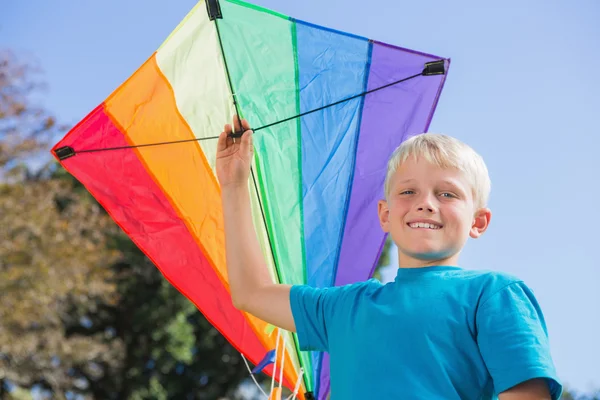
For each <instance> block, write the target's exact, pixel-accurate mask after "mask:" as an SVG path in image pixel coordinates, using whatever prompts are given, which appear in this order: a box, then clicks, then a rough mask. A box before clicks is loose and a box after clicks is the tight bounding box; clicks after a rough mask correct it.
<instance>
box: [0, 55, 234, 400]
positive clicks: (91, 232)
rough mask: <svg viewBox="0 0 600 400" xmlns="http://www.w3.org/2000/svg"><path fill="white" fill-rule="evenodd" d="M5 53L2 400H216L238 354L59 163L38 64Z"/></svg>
mask: <svg viewBox="0 0 600 400" xmlns="http://www.w3.org/2000/svg"><path fill="white" fill-rule="evenodd" d="M1 54H2V56H1V58H0V172H1V175H0V176H1V177H3V179H0V226H2V229H1V230H0V301H1V302H2V308H1V309H0V399H4V398H7V396H10V398H17V397H19V398H22V397H23V396H28V394H29V389H31V388H34V387H38V388H41V389H42V390H45V391H47V392H49V393H51V394H52V396H53V398H56V399H64V398H66V397H67V396H68V394H78V395H80V398H85V399H112V398H119V399H145V398H153V399H156V398H169V399H170V398H190V396H191V398H195V399H216V398H218V397H220V396H222V395H224V394H226V393H228V392H231V391H232V388H235V387H236V386H237V383H238V382H239V381H240V379H241V377H242V376H245V375H246V371H245V367H243V364H241V363H240V358H239V355H237V353H236V352H235V351H233V349H232V348H231V346H229V345H228V344H227V343H226V342H225V340H224V338H223V337H222V336H221V335H219V334H218V332H217V331H216V330H215V329H214V328H213V327H212V326H210V324H208V322H206V320H205V319H204V318H203V317H202V315H201V314H200V313H199V312H198V311H197V310H196V309H195V307H194V306H193V305H192V304H191V303H190V302H189V301H188V300H187V299H185V298H184V297H183V296H182V295H181V294H180V293H178V292H177V291H176V290H175V289H174V288H173V287H172V286H171V285H170V284H168V283H167V281H166V280H165V279H164V278H163V277H162V275H161V274H160V272H159V271H158V270H157V269H156V267H155V266H154V265H152V263H151V262H150V261H149V260H148V259H147V258H146V257H145V256H144V255H143V254H142V253H141V252H140V251H139V250H138V249H137V248H136V247H135V246H134V245H133V243H132V242H131V241H130V240H129V239H128V238H127V237H126V236H125V235H124V233H123V232H121V230H120V229H119V228H118V227H117V225H116V224H115V223H114V222H113V221H112V220H111V219H110V217H109V216H108V215H107V214H106V212H105V211H104V209H103V208H102V207H101V206H100V205H99V204H98V203H97V202H96V201H95V200H94V199H93V198H92V197H91V196H90V194H89V193H88V192H87V191H86V190H85V189H84V188H83V187H82V186H81V185H80V184H79V183H78V182H77V181H75V180H74V179H73V177H71V176H70V175H69V174H68V173H66V172H65V171H64V170H63V169H62V168H60V166H58V165H56V164H50V165H51V166H50V167H49V168H46V169H45V170H44V173H43V174H34V173H31V171H30V170H29V169H28V168H27V161H28V160H29V157H31V156H32V155H35V154H36V153H37V152H38V151H39V150H40V149H47V147H48V146H47V141H48V140H49V138H51V137H53V136H55V135H56V133H57V132H58V130H57V129H58V128H57V124H56V122H55V118H53V117H52V116H51V115H50V113H49V112H47V111H45V110H43V109H42V108H39V107H36V106H35V105H34V104H33V102H32V95H33V93H34V89H35V88H37V87H38V85H37V84H36V83H33V82H32V80H31V71H33V69H32V68H30V67H28V66H26V65H23V64H19V63H18V62H17V60H16V57H14V55H12V53H10V52H2V53H1Z"/></svg>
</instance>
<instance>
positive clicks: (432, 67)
mask: <svg viewBox="0 0 600 400" xmlns="http://www.w3.org/2000/svg"><path fill="white" fill-rule="evenodd" d="M445 73H446V67H445V65H444V60H439V61H432V62H428V63H426V64H425V69H423V75H425V76H430V75H444V74H445Z"/></svg>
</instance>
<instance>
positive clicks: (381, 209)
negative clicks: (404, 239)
mask: <svg viewBox="0 0 600 400" xmlns="http://www.w3.org/2000/svg"><path fill="white" fill-rule="evenodd" d="M377 214H378V215H379V224H380V225H381V229H383V231H384V232H386V233H387V232H389V231H390V228H389V225H390V209H389V207H388V203H387V201H385V200H379V203H378V204H377Z"/></svg>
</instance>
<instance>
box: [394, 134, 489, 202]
mask: <svg viewBox="0 0 600 400" xmlns="http://www.w3.org/2000/svg"><path fill="white" fill-rule="evenodd" d="M410 156H412V157H414V158H418V157H424V158H425V159H426V160H427V161H429V162H430V163H433V164H435V165H437V166H438V167H441V168H456V169H458V170H460V171H462V172H463V173H464V174H465V175H466V176H467V179H468V180H469V182H470V184H471V190H472V193H473V199H474V203H475V207H476V208H481V207H485V206H486V205H487V202H488V199H489V195H490V190H491V182H490V177H489V175H488V169H487V167H486V165H485V162H484V161H483V158H482V157H481V156H480V155H479V154H477V153H476V152H475V150H473V149H472V148H471V147H469V146H468V145H466V144H465V143H463V142H461V141H460V140H458V139H456V138H453V137H451V136H447V135H441V134H433V133H424V134H420V135H416V136H413V137H411V138H410V139H408V140H406V141H404V142H403V143H402V144H401V145H400V146H398V148H397V149H396V150H395V151H394V153H393V154H392V156H391V157H390V160H389V162H388V168H387V174H386V177H385V196H386V197H388V196H389V194H390V179H391V177H392V176H393V175H394V174H395V173H396V170H397V169H398V168H399V167H400V165H401V164H402V163H403V162H404V161H406V160H407V159H408V157H410Z"/></svg>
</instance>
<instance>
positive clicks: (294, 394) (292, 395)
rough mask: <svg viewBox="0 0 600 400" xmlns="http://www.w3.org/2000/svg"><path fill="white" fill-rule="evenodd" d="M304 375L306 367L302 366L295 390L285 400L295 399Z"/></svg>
mask: <svg viewBox="0 0 600 400" xmlns="http://www.w3.org/2000/svg"><path fill="white" fill-rule="evenodd" d="M303 375H304V368H300V373H299V374H298V379H297V380H296V386H294V392H293V393H292V394H290V395H289V396H288V397H287V398H286V399H285V400H294V399H295V398H296V396H298V392H299V391H300V384H301V383H302V376H303Z"/></svg>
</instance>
